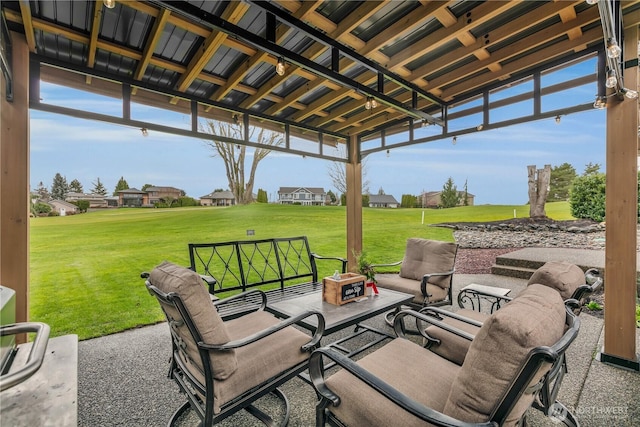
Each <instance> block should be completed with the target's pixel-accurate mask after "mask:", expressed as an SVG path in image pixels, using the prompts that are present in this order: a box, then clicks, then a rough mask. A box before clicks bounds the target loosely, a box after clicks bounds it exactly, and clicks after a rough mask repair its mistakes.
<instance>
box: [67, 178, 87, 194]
mask: <svg viewBox="0 0 640 427" xmlns="http://www.w3.org/2000/svg"><path fill="white" fill-rule="evenodd" d="M69 191H70V192H72V193H84V189H83V188H82V184H80V181H78V180H77V179H74V180H73V181H71V183H70V184H69Z"/></svg>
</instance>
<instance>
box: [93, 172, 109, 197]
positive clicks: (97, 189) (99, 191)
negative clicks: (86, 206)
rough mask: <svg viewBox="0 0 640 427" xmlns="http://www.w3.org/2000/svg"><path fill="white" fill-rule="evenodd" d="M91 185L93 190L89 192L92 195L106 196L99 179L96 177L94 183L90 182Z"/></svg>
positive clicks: (105, 190)
mask: <svg viewBox="0 0 640 427" xmlns="http://www.w3.org/2000/svg"><path fill="white" fill-rule="evenodd" d="M92 184H93V188H92V189H91V192H92V193H93V194H100V195H101V196H106V195H107V189H106V188H104V184H102V182H100V178H99V177H98V179H96V181H95V182H92Z"/></svg>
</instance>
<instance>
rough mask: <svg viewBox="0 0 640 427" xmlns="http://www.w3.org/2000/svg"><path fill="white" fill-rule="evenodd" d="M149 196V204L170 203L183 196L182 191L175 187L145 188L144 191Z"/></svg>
mask: <svg viewBox="0 0 640 427" xmlns="http://www.w3.org/2000/svg"><path fill="white" fill-rule="evenodd" d="M145 191H146V192H147V194H148V196H149V202H148V203H149V204H151V205H155V204H156V203H171V202H172V201H173V200H177V199H179V198H180V197H182V196H184V191H182V190H180V189H179V188H175V187H147V188H146V190H145Z"/></svg>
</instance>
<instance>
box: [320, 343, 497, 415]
mask: <svg viewBox="0 0 640 427" xmlns="http://www.w3.org/2000/svg"><path fill="white" fill-rule="evenodd" d="M425 351H428V350H425ZM323 357H327V358H329V359H331V360H333V361H334V362H335V363H336V365H338V366H340V367H342V369H344V370H346V371H348V372H349V373H350V374H351V375H353V376H354V377H356V378H358V379H359V380H360V381H362V382H364V383H365V384H366V385H367V386H369V387H371V388H372V389H374V390H375V391H377V392H378V393H380V394H382V395H383V396H384V397H386V398H387V399H389V400H390V401H392V402H393V403H395V404H396V405H398V406H400V407H401V408H402V409H404V410H405V411H407V412H409V413H411V414H412V415H414V416H416V417H418V418H420V419H421V420H423V421H426V422H429V423H431V424H433V425H436V426H460V427H462V426H476V427H480V426H484V427H489V426H496V424H495V423H492V422H485V423H477V424H473V423H466V422H463V421H459V420H456V419H455V418H452V417H450V416H448V415H445V414H443V413H441V412H438V411H436V410H434V409H431V408H429V407H427V406H424V405H422V404H421V403H418V402H416V401H415V400H413V399H411V398H410V397H409V396H407V395H405V394H403V393H401V392H400V391H398V390H397V389H395V388H394V387H392V386H390V385H389V384H387V383H386V382H384V381H383V380H381V379H380V378H378V377H377V376H375V375H373V374H372V373H370V372H369V371H367V370H366V369H364V368H363V367H362V366H360V365H358V364H357V363H356V362H354V361H353V360H351V359H349V358H348V357H346V356H345V355H343V354H342V353H340V352H338V351H336V350H334V349H332V348H331V347H322V348H319V349H317V350H315V351H314V352H313V353H312V354H311V359H310V360H309V376H310V377H311V381H312V383H313V386H314V388H315V389H316V391H317V392H318V394H319V395H320V396H322V397H323V398H324V399H326V400H328V401H330V402H331V404H332V405H333V406H338V405H340V396H338V395H337V394H335V393H334V392H333V391H332V390H331V389H329V387H327V385H326V384H325V381H324V361H323Z"/></svg>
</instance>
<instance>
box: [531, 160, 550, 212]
mask: <svg viewBox="0 0 640 427" xmlns="http://www.w3.org/2000/svg"><path fill="white" fill-rule="evenodd" d="M527 171H528V174H529V217H531V218H545V217H546V216H547V213H546V211H545V210H544V204H545V203H546V202H547V195H548V194H549V183H550V181H551V165H544V169H538V170H536V166H535V165H530V166H527Z"/></svg>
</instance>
